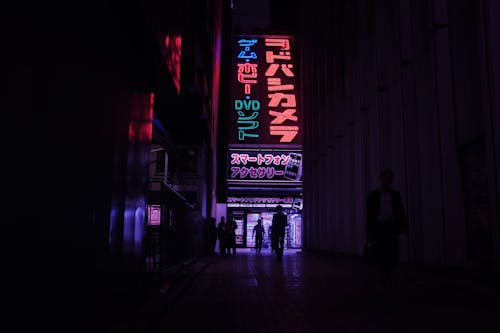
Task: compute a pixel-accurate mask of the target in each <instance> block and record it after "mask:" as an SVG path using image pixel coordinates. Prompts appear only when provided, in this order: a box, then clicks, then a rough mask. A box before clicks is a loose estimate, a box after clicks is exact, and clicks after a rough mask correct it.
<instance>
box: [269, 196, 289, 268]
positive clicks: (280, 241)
mask: <svg viewBox="0 0 500 333" xmlns="http://www.w3.org/2000/svg"><path fill="white" fill-rule="evenodd" d="M276 211H277V212H276V213H275V214H274V215H273V222H272V225H271V227H272V232H271V247H272V248H273V250H274V251H275V252H276V258H277V259H278V261H281V260H282V259H283V250H284V245H285V229H286V226H287V225H288V218H287V216H286V215H285V213H283V207H282V206H281V205H278V206H276Z"/></svg>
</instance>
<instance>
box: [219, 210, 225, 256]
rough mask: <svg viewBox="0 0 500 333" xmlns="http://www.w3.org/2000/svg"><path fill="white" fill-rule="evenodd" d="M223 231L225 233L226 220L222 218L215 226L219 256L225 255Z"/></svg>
mask: <svg viewBox="0 0 500 333" xmlns="http://www.w3.org/2000/svg"><path fill="white" fill-rule="evenodd" d="M225 231H226V219H225V218H224V216H222V217H221V218H220V222H219V224H218V225H217V237H218V238H219V254H220V255H223V254H226V242H225V237H226V235H225Z"/></svg>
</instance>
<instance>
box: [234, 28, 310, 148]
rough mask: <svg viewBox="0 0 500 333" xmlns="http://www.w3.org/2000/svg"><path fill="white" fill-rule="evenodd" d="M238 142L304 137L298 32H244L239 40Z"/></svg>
mask: <svg viewBox="0 0 500 333" xmlns="http://www.w3.org/2000/svg"><path fill="white" fill-rule="evenodd" d="M233 43H234V44H233V46H234V47H233V64H232V71H233V74H232V80H233V84H232V86H231V103H232V105H231V111H230V112H231V117H230V119H231V121H230V131H231V143H232V144H295V145H300V144H301V140H302V135H301V130H300V125H299V121H300V112H299V109H298V105H297V100H298V97H297V90H296V68H295V64H294V60H295V59H294V53H293V48H292V46H293V37H292V36H263V35H257V36H238V37H237V38H235V39H234V41H233Z"/></svg>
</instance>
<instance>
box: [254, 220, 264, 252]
mask: <svg viewBox="0 0 500 333" xmlns="http://www.w3.org/2000/svg"><path fill="white" fill-rule="evenodd" d="M252 237H253V238H254V239H255V250H256V251H257V253H260V250H262V240H263V239H264V226H263V225H262V217H259V219H258V220H257V224H256V225H255V226H254V227H253V230H252Z"/></svg>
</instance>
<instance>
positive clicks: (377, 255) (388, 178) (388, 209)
mask: <svg viewBox="0 0 500 333" xmlns="http://www.w3.org/2000/svg"><path fill="white" fill-rule="evenodd" d="M393 180H394V173H393V172H392V170H390V169H384V170H383V171H382V172H381V173H380V187H379V188H378V189H376V190H373V191H370V192H369V193H368V195H367V199H366V226H367V235H368V239H367V242H369V243H370V244H372V247H373V250H374V261H375V262H376V263H377V264H378V266H379V269H380V277H381V281H382V283H383V284H384V285H387V286H391V285H392V273H393V271H394V269H395V268H396V266H397V263H398V261H399V236H400V235H401V234H402V233H403V232H405V231H406V230H407V228H408V222H407V216H406V213H405V209H404V206H403V200H402V199H401V194H400V193H399V191H396V190H394V189H393V187H392V183H393Z"/></svg>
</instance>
